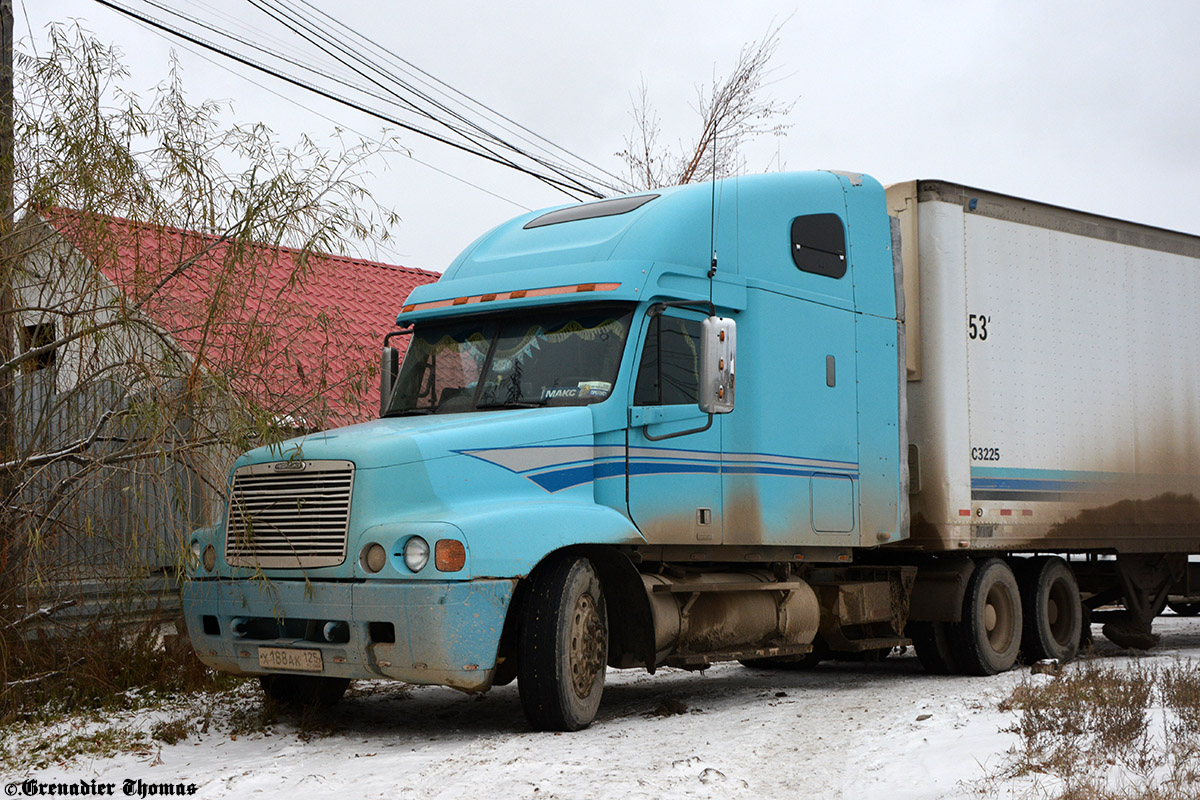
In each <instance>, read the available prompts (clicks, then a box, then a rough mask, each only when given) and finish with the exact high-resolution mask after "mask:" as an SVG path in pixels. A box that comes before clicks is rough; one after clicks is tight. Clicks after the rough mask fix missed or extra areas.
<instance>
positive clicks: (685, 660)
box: [666, 644, 812, 669]
mask: <svg viewBox="0 0 1200 800" xmlns="http://www.w3.org/2000/svg"><path fill="white" fill-rule="evenodd" d="M810 652H812V645H811V644H787V645H779V646H776V647H754V648H750V649H747V650H726V651H722V652H719V653H688V654H676V655H673V656H671V657H670V658H668V659H667V661H666V664H667V666H668V667H681V668H683V669H696V668H697V667H706V666H708V665H709V664H716V663H719V662H721V661H740V660H742V659H747V658H775V657H776V656H802V655H804V654H805V653H810Z"/></svg>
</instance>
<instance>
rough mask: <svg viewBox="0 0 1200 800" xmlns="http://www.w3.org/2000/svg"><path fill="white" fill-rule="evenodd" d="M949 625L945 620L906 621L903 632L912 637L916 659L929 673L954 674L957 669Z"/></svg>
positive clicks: (956, 659)
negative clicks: (906, 624) (906, 625)
mask: <svg viewBox="0 0 1200 800" xmlns="http://www.w3.org/2000/svg"><path fill="white" fill-rule="evenodd" d="M951 627H952V626H951V624H950V623H947V622H910V623H908V627H907V629H906V630H905V633H907V634H908V637H909V638H910V639H912V642H913V649H915V650H916V651H917V660H918V661H920V662H921V666H922V667H924V668H925V671H926V672H928V673H929V674H930V675H954V674H956V673H957V672H958V671H959V664H958V657H957V656H956V655H955V652H954V644H953V640H952V637H951V635H950V633H951Z"/></svg>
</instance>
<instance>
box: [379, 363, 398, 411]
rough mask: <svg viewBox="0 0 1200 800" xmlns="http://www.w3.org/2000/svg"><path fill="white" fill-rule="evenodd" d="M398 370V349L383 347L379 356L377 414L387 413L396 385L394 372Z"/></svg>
mask: <svg viewBox="0 0 1200 800" xmlns="http://www.w3.org/2000/svg"><path fill="white" fill-rule="evenodd" d="M399 371H400V351H399V350H397V349H396V348H394V347H384V348H383V353H382V355H380V357H379V416H381V417H382V416H383V415H384V414H386V413H387V409H388V405H389V404H390V403H391V401H392V389H393V388H395V385H396V373H398V372H399Z"/></svg>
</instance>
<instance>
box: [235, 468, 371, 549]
mask: <svg viewBox="0 0 1200 800" xmlns="http://www.w3.org/2000/svg"><path fill="white" fill-rule="evenodd" d="M353 487H354V464H353V463H352V462H350V461H280V462H275V463H272V464H254V465H252V466H249V467H242V468H240V469H238V470H237V471H236V472H235V473H234V476H233V491H232V493H231V495H230V500H229V514H228V515H227V517H226V529H225V560H226V561H227V562H228V563H230V564H232V565H234V566H251V567H264V568H272V567H274V568H286V567H329V566H334V565H336V564H341V563H342V562H343V561H344V560H345V559H346V531H347V529H348V527H349V524H350V493H351V490H352V489H353Z"/></svg>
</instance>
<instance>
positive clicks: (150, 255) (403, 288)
mask: <svg viewBox="0 0 1200 800" xmlns="http://www.w3.org/2000/svg"><path fill="white" fill-rule="evenodd" d="M45 218H46V219H47V220H48V221H49V222H50V224H51V225H53V226H54V228H55V229H57V230H58V231H59V232H60V233H61V234H62V235H63V236H64V237H65V238H66V239H67V240H68V241H69V242H71V244H72V245H73V246H74V247H75V249H76V250H78V251H79V252H80V253H81V254H83V255H84V256H85V257H86V258H87V259H88V260H89V261H90V262H91V263H92V264H93V265H94V266H95V267H96V268H98V269H99V270H100V271H101V272H102V273H103V274H104V276H105V277H106V278H107V279H108V280H109V281H111V282H112V283H113V284H115V285H116V286H117V287H118V288H119V289H120V290H121V292H122V293H123V294H124V295H125V296H126V297H127V298H129V299H131V300H132V301H134V302H135V303H141V304H142V306H141V308H140V309H139V310H140V311H141V312H143V313H144V314H145V315H146V316H147V317H149V318H150V319H151V320H152V321H153V322H154V323H155V324H156V325H157V326H158V327H160V328H161V329H162V330H164V331H165V332H166V333H168V334H169V335H170V336H171V338H172V339H173V340H174V341H175V342H177V343H178V344H179V345H180V346H181V347H182V348H183V349H184V350H185V351H186V352H187V353H188V354H190V355H191V357H192V358H193V360H194V362H195V364H197V365H198V366H200V367H203V368H204V369H205V370H207V371H208V372H209V373H210V374H212V375H215V376H217V377H218V378H219V379H224V380H227V381H228V382H229V384H230V385H231V386H232V388H233V389H234V391H235V392H237V393H238V394H240V395H241V396H242V397H244V398H246V399H249V400H252V401H254V402H256V403H257V404H258V405H259V406H260V407H261V408H262V409H263V410H264V411H266V412H268V413H270V414H274V415H276V416H278V417H281V418H283V419H285V420H289V421H291V422H293V423H294V424H296V425H297V426H298V427H304V428H317V427H322V428H324V427H333V426H335V425H342V424H347V423H351V422H361V421H363V420H366V419H371V418H372V417H374V416H376V415H377V414H378V408H379V406H378V364H379V347H380V344H381V342H382V339H383V336H384V335H385V334H386V333H387V332H388V331H389V330H392V329H394V327H395V320H396V314H397V312H399V310H400V308H401V306H403V304H404V301H405V300H406V299H407V298H408V295H409V293H410V292H411V291H412V290H413V289H414V288H416V287H417V286H420V285H422V284H426V283H432V282H434V281H436V280H437V279H438V278H439V277H440V275H438V273H435V272H428V271H426V270H421V269H414V268H411V267H400V266H394V265H391V264H381V263H378V262H375V261H365V260H362V259H357V258H347V257H344V256H331V255H318V254H305V253H303V252H302V251H300V250H296V249H293V248H290V247H273V246H268V245H261V244H251V245H247V244H245V243H243V242H238V241H235V240H230V239H222V238H221V237H218V236H214V235H210V234H204V233H197V232H195V231H186V230H180V229H178V228H171V227H165V226H153V225H146V224H142V223H138V222H133V221H130V220H126V219H121V218H117V217H97V216H95V215H90V216H84V215H81V214H79V213H78V212H72V211H67V210H63V209H53V210H51V211H49V212H48V213H47V214H46V215H45ZM184 264H186V266H185V267H182V268H181V265H184ZM397 344H398V345H399V346H400V347H403V346H404V344H405V342H404V339H403V338H401V339H400V341H398V342H397Z"/></svg>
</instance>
